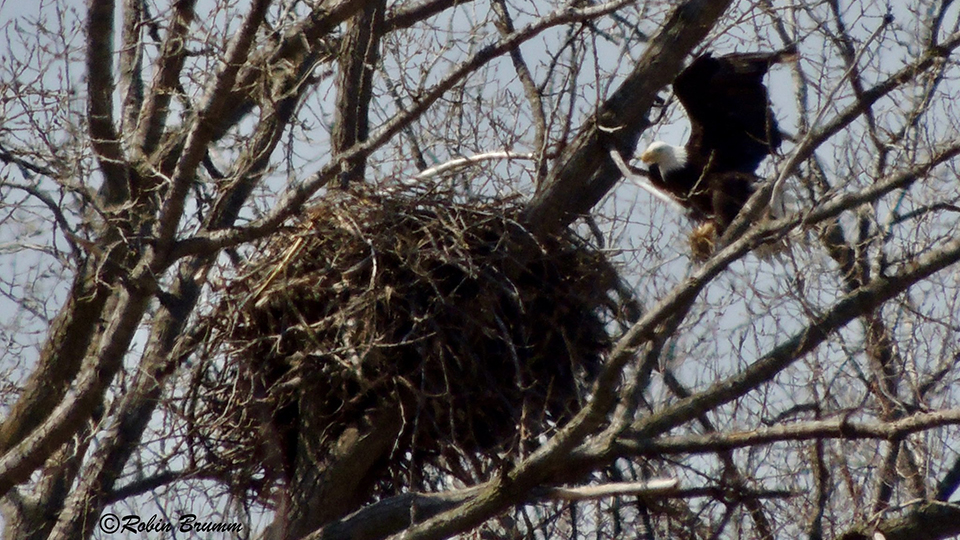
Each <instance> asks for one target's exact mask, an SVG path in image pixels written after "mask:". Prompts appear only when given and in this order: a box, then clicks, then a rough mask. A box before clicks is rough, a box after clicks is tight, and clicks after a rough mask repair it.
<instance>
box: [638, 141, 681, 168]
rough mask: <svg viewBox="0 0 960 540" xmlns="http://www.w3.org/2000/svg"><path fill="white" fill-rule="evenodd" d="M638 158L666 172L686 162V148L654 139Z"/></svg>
mask: <svg viewBox="0 0 960 540" xmlns="http://www.w3.org/2000/svg"><path fill="white" fill-rule="evenodd" d="M640 159H641V160H642V161H643V162H644V163H646V164H647V165H656V166H658V167H660V171H661V172H663V173H667V172H670V171H675V170H677V169H680V168H682V167H683V166H684V165H686V164H687V150H686V148H683V147H682V146H673V145H670V144H667V143H665V142H663V141H655V142H652V143H650V146H648V147H647V149H646V150H644V151H643V153H642V154H640Z"/></svg>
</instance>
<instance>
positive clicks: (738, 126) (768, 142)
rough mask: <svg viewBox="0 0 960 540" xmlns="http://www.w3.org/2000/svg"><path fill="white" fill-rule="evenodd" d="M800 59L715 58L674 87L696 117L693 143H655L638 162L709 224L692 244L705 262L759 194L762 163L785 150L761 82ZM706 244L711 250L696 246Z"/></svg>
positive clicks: (790, 51)
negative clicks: (771, 72)
mask: <svg viewBox="0 0 960 540" xmlns="http://www.w3.org/2000/svg"><path fill="white" fill-rule="evenodd" d="M795 55H796V48H795V47H788V48H787V49H784V50H781V51H777V52H773V53H737V54H729V55H726V56H720V57H716V58H715V57H713V56H712V55H711V54H710V53H707V54H704V55H702V56H700V57H698V58H697V59H696V60H694V61H693V62H692V63H691V64H690V65H689V66H688V67H687V68H686V69H684V70H683V71H682V72H680V74H679V75H677V78H676V79H675V80H674V82H673V92H674V94H675V95H676V96H677V99H678V100H679V101H680V104H681V105H683V108H684V109H685V110H686V111H687V115H688V116H689V118H690V138H689V139H688V140H687V144H686V145H685V146H683V147H679V146H672V145H669V144H667V143H665V142H662V141H656V142H654V143H652V144H650V146H648V147H647V149H646V150H645V151H644V152H643V154H641V156H640V158H641V159H642V160H643V162H644V163H646V164H648V165H649V167H650V182H651V183H652V184H653V185H654V186H655V187H656V188H659V189H662V190H663V191H666V192H667V193H669V194H670V195H671V196H672V197H673V198H674V199H676V200H677V201H678V202H679V203H680V204H681V205H682V206H684V207H686V208H688V209H689V210H690V211H691V213H692V216H693V218H694V219H696V220H697V221H699V222H702V223H704V225H705V226H704V227H702V228H701V229H698V231H699V233H698V234H699V235H700V237H697V234H695V236H694V238H692V239H691V243H692V244H693V248H694V252H695V253H698V254H699V255H709V252H710V251H712V243H713V239H714V237H716V236H718V235H720V234H723V231H724V229H726V227H727V226H728V225H730V222H732V221H733V219H734V218H735V217H736V216H737V214H738V213H739V212H740V209H741V208H742V207H743V205H744V204H745V203H746V202H747V199H749V198H750V195H751V194H752V193H753V189H754V184H755V182H756V180H757V177H756V174H755V173H756V170H757V167H758V166H759V165H760V162H762V161H763V159H764V158H766V157H767V156H769V155H770V154H771V153H773V152H774V151H775V150H776V149H778V148H779V147H780V143H781V142H782V136H781V133H780V129H779V127H778V125H777V121H776V119H775V118H774V116H773V111H772V109H771V108H770V98H769V96H768V95H767V88H766V86H764V84H763V77H764V75H766V73H767V70H768V69H769V68H770V66H771V65H773V64H776V63H779V62H785V61H789V60H791V59H793V58H794V57H795ZM703 242H708V243H709V245H706V246H704V245H698V243H700V244H702V243H703ZM704 251H705V253H704Z"/></svg>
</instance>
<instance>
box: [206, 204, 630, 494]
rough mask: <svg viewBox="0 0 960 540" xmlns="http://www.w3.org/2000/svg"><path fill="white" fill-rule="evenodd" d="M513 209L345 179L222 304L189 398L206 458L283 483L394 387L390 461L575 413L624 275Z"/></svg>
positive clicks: (521, 437)
mask: <svg viewBox="0 0 960 540" xmlns="http://www.w3.org/2000/svg"><path fill="white" fill-rule="evenodd" d="M518 211H519V207H518V206H517V205H515V204H514V203H512V202H510V201H502V200H501V201H491V202H487V203H471V204H459V203H453V202H451V200H450V199H449V198H447V197H443V198H437V197H428V196H423V195H420V196H414V195H396V194H395V195H392V196H389V197H387V196H384V197H373V196H370V195H359V194H340V195H338V196H336V197H331V198H330V199H329V200H327V201H325V202H323V203H321V205H320V206H317V207H315V208H313V209H312V210H311V211H309V212H308V213H306V214H305V215H304V216H303V217H302V218H301V219H300V221H299V223H297V224H295V225H294V226H292V227H290V228H288V229H287V230H285V231H283V232H281V233H280V234H278V235H276V236H274V237H273V238H271V240H270V243H269V244H268V245H267V246H265V247H264V249H263V253H262V255H260V256H258V257H257V258H256V259H255V260H252V261H250V262H249V263H248V264H247V265H246V266H245V267H243V268H242V271H241V273H240V275H239V277H237V278H236V279H234V280H232V281H231V282H230V283H229V284H228V285H226V286H225V287H224V289H223V290H222V295H221V296H222V301H221V303H220V304H219V306H218V307H217V308H216V309H215V311H214V313H213V314H212V320H213V321H214V323H213V326H214V327H215V329H214V331H213V333H212V340H211V341H212V343H213V347H209V348H208V350H213V351H215V354H211V355H209V358H208V362H207V363H206V364H205V365H206V366H207V367H205V368H204V369H205V370H206V372H205V374H204V376H203V377H201V380H202V383H201V384H200V385H199V386H198V387H197V391H196V393H195V396H198V397H199V399H198V400H197V401H195V402H194V404H195V412H194V413H193V414H192V415H191V416H192V417H193V422H194V423H193V427H194V429H192V430H191V431H192V432H193V433H195V434H196V435H197V436H198V437H199V438H201V439H203V440H204V444H203V445H202V446H203V447H205V448H206V449H207V455H205V456H202V458H203V461H205V462H206V463H208V464H209V465H208V466H212V467H213V468H214V469H219V470H220V471H222V472H223V473H224V474H229V475H230V476H231V478H230V481H231V482H233V483H234V484H235V485H236V483H237V482H243V483H245V484H246V485H247V486H248V487H249V486H250V483H251V482H253V481H254V480H255V479H257V480H256V481H257V482H266V483H267V484H270V483H272V482H275V481H277V480H282V479H283V477H284V476H287V477H289V476H290V475H291V474H292V469H293V467H294V466H295V463H296V461H297V458H296V457H295V454H296V451H297V450H296V449H297V448H300V449H301V452H302V448H304V447H306V448H309V449H310V452H312V453H314V454H321V455H314V456H311V460H312V461H313V462H314V463H320V462H322V460H323V459H324V458H325V456H324V455H322V454H325V453H327V454H329V453H330V452H333V451H334V450H335V449H334V448H332V446H335V444H336V441H337V439H338V437H340V436H341V434H342V433H343V432H344V430H346V429H348V428H349V427H351V426H354V427H358V428H362V426H364V425H368V424H369V418H367V419H365V415H368V414H369V413H370V411H371V410H373V409H374V408H375V407H378V406H379V407H382V406H383V405H384V404H385V403H386V404H389V405H390V406H391V407H395V409H396V410H399V411H400V414H401V415H402V430H401V432H400V435H399V436H397V437H396V442H395V443H394V448H393V450H392V453H391V456H389V457H390V462H391V463H395V464H399V465H400V466H401V467H403V468H408V467H411V466H416V467H422V466H424V465H431V464H432V465H437V466H440V465H439V464H440V462H441V461H442V460H443V461H444V462H445V463H447V465H446V466H445V470H446V471H447V472H450V471H451V470H452V469H451V468H450V463H452V462H454V461H459V462H461V463H463V462H471V461H475V460H476V459H477V455H478V453H480V454H482V453H489V452H491V451H495V452H501V453H502V452H508V451H513V450H516V449H518V448H522V447H524V446H527V447H529V446H531V445H533V444H534V443H535V442H536V440H537V437H538V436H539V435H540V434H542V433H545V432H547V431H549V430H550V429H551V426H556V425H557V424H559V423H561V422H562V421H563V420H564V419H566V418H569V417H570V415H571V414H573V413H574V412H575V411H576V410H577V409H578V408H579V405H580V400H581V399H582V398H583V396H584V391H585V389H586V387H587V385H588V384H589V382H590V381H591V379H592V378H593V376H594V374H595V373H596V372H597V369H598V366H599V364H600V362H601V361H602V357H603V355H604V354H605V352H606V351H607V349H608V345H609V340H608V336H607V329H606V326H607V325H608V324H609V323H610V321H611V320H612V319H611V317H612V315H613V308H615V306H616V305H618V303H617V302H616V301H615V299H614V298H613V294H614V292H615V291H616V290H617V283H618V276H617V273H616V272H615V270H614V269H613V268H612V267H611V266H610V264H609V263H608V262H607V261H606V260H605V259H604V257H603V256H602V254H601V253H599V252H598V251H596V250H595V249H592V248H590V247H589V246H588V244H587V243H586V242H585V241H583V240H581V239H580V238H578V237H577V236H576V235H575V234H573V233H571V232H566V233H564V234H563V235H561V236H560V237H557V238H553V239H549V240H542V239H540V240H537V239H534V238H533V236H531V235H530V233H529V232H528V231H526V230H524V228H523V227H521V226H520V225H519V224H518V222H517V221H516V216H517V214H518ZM208 345H209V343H208ZM214 357H216V358H220V360H219V361H214V360H212V358H214ZM214 366H217V367H214ZM271 456H273V457H272V458H271ZM471 456H472V457H471ZM271 459H272V461H274V465H271V464H270V462H271ZM278 460H279V462H282V464H280V465H277V461H278ZM408 470H409V469H408ZM228 471H229V473H228ZM238 471H244V473H243V474H239V473H238ZM281 473H282V474H283V475H282V476H281ZM395 473H396V471H394V474H391V475H390V476H392V477H393V478H394V480H391V483H393V482H396V481H397V480H396V478H397V477H398V476H399V475H397V474H395ZM238 474H239V476H242V477H243V478H240V477H238ZM401 483H402V482H401Z"/></svg>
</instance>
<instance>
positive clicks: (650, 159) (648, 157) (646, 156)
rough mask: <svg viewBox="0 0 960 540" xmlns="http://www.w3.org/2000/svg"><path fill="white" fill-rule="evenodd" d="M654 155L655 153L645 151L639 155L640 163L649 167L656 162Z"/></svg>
mask: <svg viewBox="0 0 960 540" xmlns="http://www.w3.org/2000/svg"><path fill="white" fill-rule="evenodd" d="M654 154H655V153H654V152H653V151H652V150H645V151H644V152H643V153H642V154H640V161H642V162H644V163H646V164H647V165H650V164H651V163H654V162H656V161H657V159H656V158H655V157H654Z"/></svg>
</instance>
